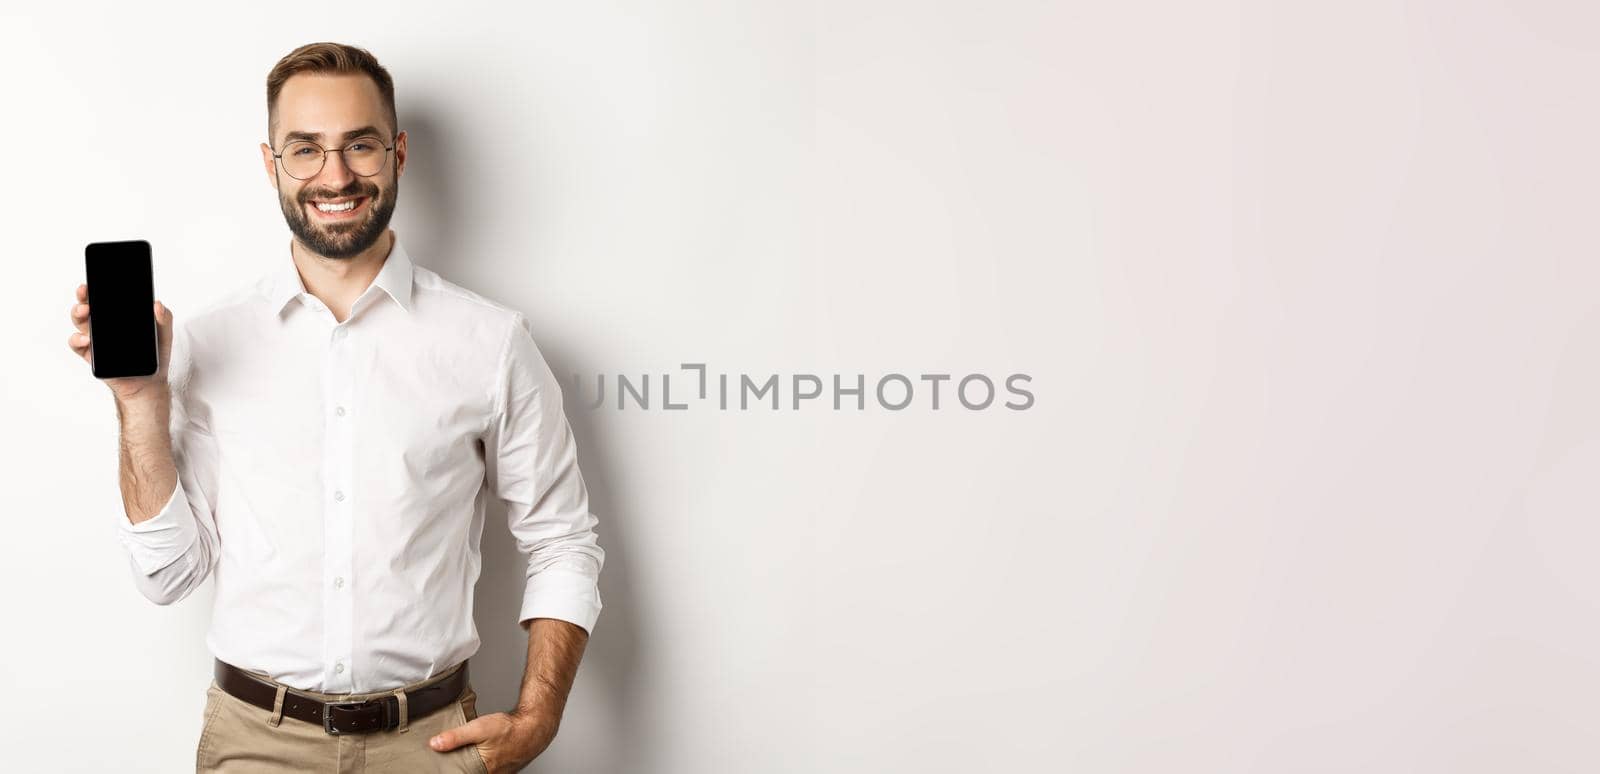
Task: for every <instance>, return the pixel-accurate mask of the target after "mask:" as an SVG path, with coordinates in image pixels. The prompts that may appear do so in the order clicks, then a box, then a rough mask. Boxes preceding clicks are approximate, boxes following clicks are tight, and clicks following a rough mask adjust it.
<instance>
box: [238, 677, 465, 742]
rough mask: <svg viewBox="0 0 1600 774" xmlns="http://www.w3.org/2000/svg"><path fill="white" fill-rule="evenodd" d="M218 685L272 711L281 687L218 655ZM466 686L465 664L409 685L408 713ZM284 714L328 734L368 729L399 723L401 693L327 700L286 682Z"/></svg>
mask: <svg viewBox="0 0 1600 774" xmlns="http://www.w3.org/2000/svg"><path fill="white" fill-rule="evenodd" d="M215 675H216V678H217V687H219V688H221V689H222V690H223V691H224V692H226V693H228V694H229V695H231V696H234V697H236V698H238V699H240V700H242V701H246V702H249V703H251V704H254V705H255V706H257V707H260V708H262V709H264V710H266V711H268V712H271V711H272V710H273V704H274V703H275V702H276V700H277V698H278V688H277V686H275V685H273V684H272V683H268V682H265V681H263V680H262V679H261V677H260V676H259V675H253V674H251V673H249V672H246V671H244V670H243V669H240V668H238V667H236V666H233V665H232V664H227V663H224V662H223V661H222V660H221V659H217V665H216V669H215ZM466 690H467V664H466V662H464V661H463V662H462V663H461V668H460V669H457V670H456V671H455V672H454V673H453V674H451V675H450V676H449V677H447V678H445V679H443V680H441V681H439V682H437V683H434V684H433V685H429V686H426V687H424V688H418V689H417V690H414V691H406V718H407V719H408V720H412V719H416V718H420V717H422V716H424V715H427V714H429V713H432V712H434V711H437V710H440V709H443V708H444V707H446V706H448V705H449V704H450V703H451V702H453V701H457V700H458V699H460V698H461V695H462V694H463V693H465V692H466ZM283 714H284V717H290V718H295V719H297V720H303V721H305V722H307V723H310V724H312V725H314V726H322V729H323V730H324V731H327V732H328V733H330V734H334V735H336V736H337V735H339V734H368V733H372V732H373V731H386V730H388V729H391V728H394V727H396V726H398V725H400V699H399V698H397V697H396V696H395V695H394V694H392V693H391V694H388V695H386V696H380V697H378V698H376V699H368V700H366V701H343V702H333V701H330V702H324V701H319V700H317V699H316V698H314V697H311V696H307V695H305V694H303V693H300V692H298V691H296V690H295V689H293V688H288V689H286V690H285V691H284V694H283Z"/></svg>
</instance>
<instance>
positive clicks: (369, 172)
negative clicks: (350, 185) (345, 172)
mask: <svg viewBox="0 0 1600 774" xmlns="http://www.w3.org/2000/svg"><path fill="white" fill-rule="evenodd" d="M387 156H388V151H387V150H386V149H385V148H384V147H383V143H382V142H379V141H378V138H376V137H358V138H356V139H354V140H351V141H350V144H349V145H346V146H344V163H345V164H346V165H347V166H349V167H350V171H351V172H354V173H356V174H358V175H361V176H362V177H371V176H373V175H376V174H378V170H380V169H383V160H384V158H385V157H387Z"/></svg>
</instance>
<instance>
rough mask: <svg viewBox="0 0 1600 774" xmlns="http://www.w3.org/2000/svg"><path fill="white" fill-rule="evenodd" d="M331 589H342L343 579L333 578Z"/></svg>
mask: <svg viewBox="0 0 1600 774" xmlns="http://www.w3.org/2000/svg"><path fill="white" fill-rule="evenodd" d="M333 587H334V588H336V589H342V588H344V578H334V579H333Z"/></svg>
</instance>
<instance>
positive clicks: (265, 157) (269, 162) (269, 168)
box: [261, 143, 278, 188]
mask: <svg viewBox="0 0 1600 774" xmlns="http://www.w3.org/2000/svg"><path fill="white" fill-rule="evenodd" d="M261 164H262V165H263V166H264V167H266V172H267V182H269V183H271V184H272V187H273V188H277V187H278V175H277V171H278V169H277V167H278V165H277V163H276V160H275V159H273V158H272V147H271V146H269V145H267V144H266V143H261Z"/></svg>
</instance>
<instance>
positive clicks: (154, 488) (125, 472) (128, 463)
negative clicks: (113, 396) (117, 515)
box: [116, 385, 178, 524]
mask: <svg viewBox="0 0 1600 774" xmlns="http://www.w3.org/2000/svg"><path fill="white" fill-rule="evenodd" d="M163 387H164V385H163ZM116 405H117V421H118V423H119V424H120V425H121V436H120V440H119V442H118V444H117V445H118V447H119V452H118V457H119V462H118V466H117V467H118V471H119V478H120V480H121V487H122V507H123V509H124V510H126V511H127V513H128V521H129V522H130V523H132V524H138V523H140V522H143V521H148V520H150V519H152V518H154V517H155V515H156V514H158V513H160V512H161V507H162V506H163V505H166V503H167V500H168V499H169V498H171V497H172V492H173V490H174V489H176V488H177V486H178V468H177V465H176V464H174V462H173V459H172V433H171V430H170V429H169V428H168V422H169V421H170V417H171V413H172V402H171V400H170V398H168V397H166V396H162V397H155V398H149V399H144V398H141V399H138V400H129V401H120V400H119V401H117V404H116Z"/></svg>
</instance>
